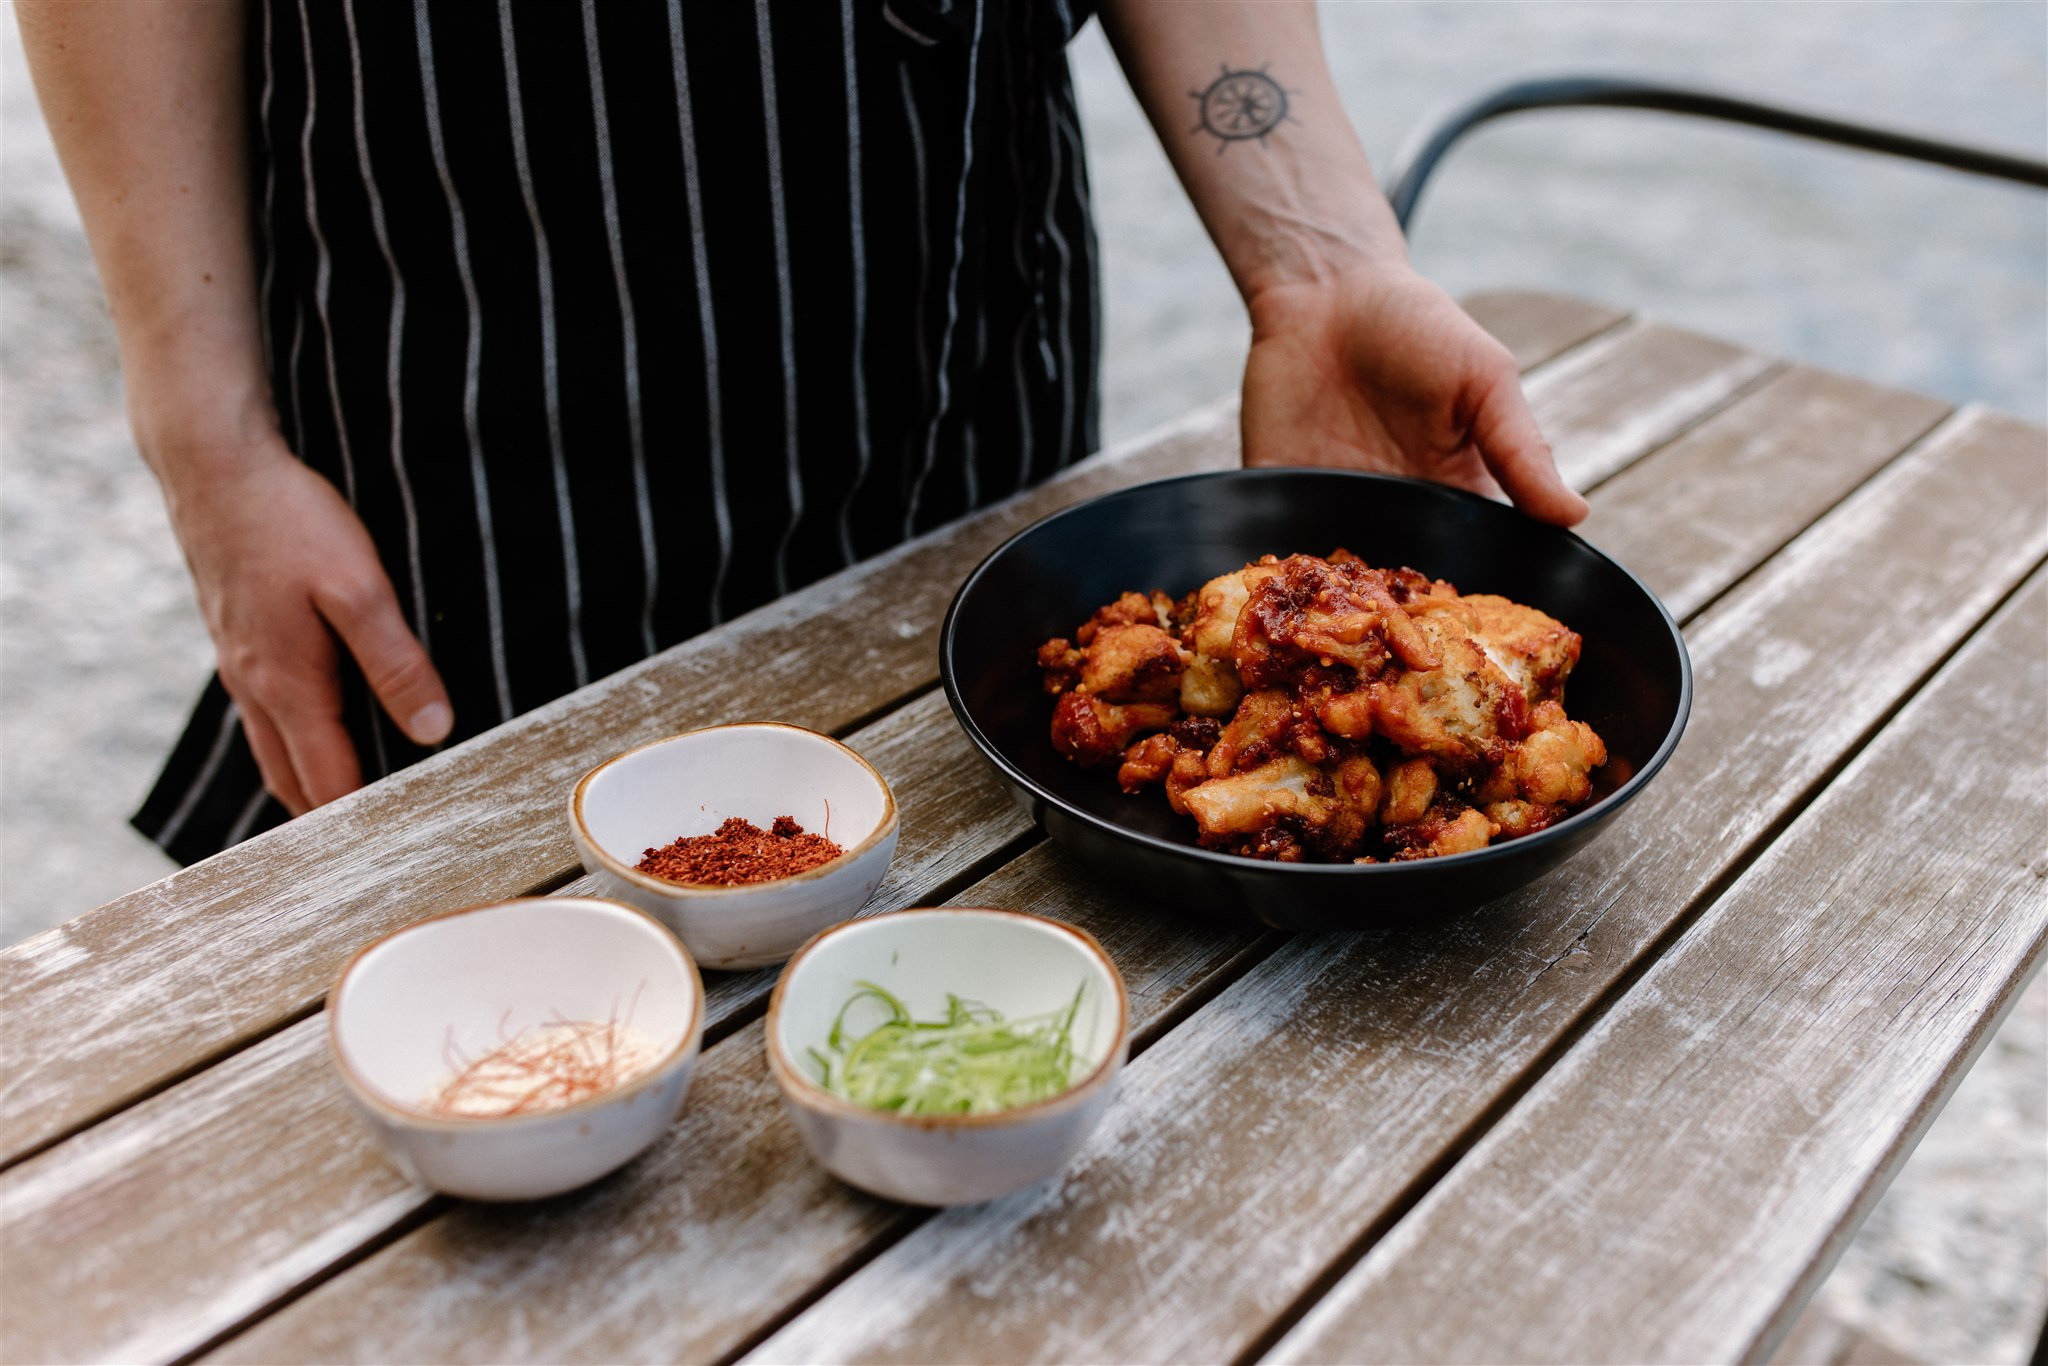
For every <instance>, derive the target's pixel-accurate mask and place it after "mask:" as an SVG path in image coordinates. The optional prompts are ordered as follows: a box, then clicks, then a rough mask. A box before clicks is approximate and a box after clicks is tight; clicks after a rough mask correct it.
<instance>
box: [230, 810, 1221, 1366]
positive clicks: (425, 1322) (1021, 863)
mask: <svg viewBox="0 0 2048 1366" xmlns="http://www.w3.org/2000/svg"><path fill="white" fill-rule="evenodd" d="M958 900H959V902H960V903H961V904H996V905H1002V906H1008V907H1013V908H1019V909H1026V910H1035V911H1038V912H1039V913H1041V914H1045V915H1051V916H1054V917H1056V918H1059V919H1062V920H1066V921H1068V922H1069V923H1072V924H1077V925H1082V926H1084V927H1086V928H1087V929H1088V930H1090V931H1091V932H1092V933H1094V934H1095V935H1096V937H1097V938H1099V939H1101V940H1102V942H1103V945H1104V947H1105V948H1107V949H1108V950H1109V952H1110V954H1111V955H1112V956H1113V957H1114V958H1115V960H1116V962H1117V964H1118V966H1119V968H1120V970H1121V971H1122V972H1123V974H1124V981H1125V985H1126V987H1127V989H1128V990H1129V992H1130V997H1131V1009H1132V1021H1133V1027H1134V1029H1135V1030H1144V1029H1147V1028H1149V1027H1150V1026H1151V1025H1152V1024H1153V1023H1154V1022H1156V1021H1158V1020H1159V1019H1160V1018H1161V1017H1162V1015H1163V1014H1165V1013H1167V1012H1170V1011H1171V1010H1172V1008H1173V1007H1174V1006H1175V1005H1176V1004H1177V1003H1178V1002H1179V1001H1180V999H1181V998H1182V997H1183V996H1185V995H1186V994H1187V993H1188V992H1190V991H1192V990H1196V989H1198V988H1199V986H1200V984H1201V983H1202V982H1204V981H1205V980H1206V979H1207V978H1208V977H1210V976H1212V975H1214V974H1217V973H1219V972H1227V971H1228V970H1230V969H1231V968H1232V966H1233V964H1234V963H1235V962H1236V960H1237V958H1238V956H1239V955H1240V954H1242V953H1243V952H1244V951H1245V950H1246V949H1247V948H1248V947H1250V946H1252V945H1253V944H1254V943H1257V942H1260V941H1259V936H1257V935H1256V934H1255V933H1254V932H1252V931H1251V930H1248V929H1240V928H1235V927H1223V926H1209V925H1189V924H1183V923H1175V922H1173V921H1171V920H1169V919H1167V918H1164V917H1162V916H1161V915H1159V914H1158V913H1157V912H1156V911H1154V910H1152V909H1151V908H1145V907H1138V906H1134V905H1132V904H1131V903H1130V902H1129V901H1128V900H1126V899H1125V898H1123V897H1121V896H1119V895H1117V894H1116V893H1113V892H1111V891H1110V890H1109V889H1107V888H1105V887H1102V886H1100V885H1099V884H1096V883H1094V882H1093V881H1092V880H1091V879H1090V877H1089V876H1088V875H1087V874H1086V873H1085V871H1083V870H1082V869H1080V868H1078V867H1076V866H1074V865H1073V864H1072V863H1071V862H1070V861H1069V860H1068V859H1067V857H1066V856H1065V855H1064V854H1063V853H1061V852H1060V851H1059V850H1058V849H1057V848H1056V847H1055V846H1052V845H1039V846H1038V847H1037V848H1035V849H1033V850H1032V851H1031V852H1030V853H1028V854H1027V855H1025V856H1024V857H1023V858H1021V859H1019V860H1017V861H1016V862H1015V863H1013V864H1011V865H1009V866H1008V867H1006V868H1005V869H1003V870H1002V871H1001V872H1000V873H998V874H996V875H995V876H993V877H991V878H989V879H988V880H986V881H985V882H982V883H980V884H977V885H976V886H974V887H971V888H969V889H967V890H966V891H964V892H963V893H962V894H961V896H960V897H959V898H958ZM919 1217H921V1215H919V1214H918V1213H917V1212H915V1211H911V1210H908V1209H906V1208H904V1207H902V1206H898V1205H893V1204H890V1203H888V1202H885V1201H880V1200H875V1199H872V1198H870V1197H868V1196H865V1195H862V1194H860V1193H859V1192H857V1191H855V1190H853V1189H852V1188H850V1187H847V1186H843V1185H840V1184H839V1183H838V1182H836V1181H834V1180H833V1179H832V1178H831V1177H830V1176H828V1175H827V1174H826V1173H825V1171H824V1169H823V1168H821V1167H819V1166H818V1165H817V1164H816V1163H815V1162H813V1161H812V1160H811V1159H810V1157H809V1155H808V1154H807V1153H806V1152H805V1151H804V1148H803V1145H802V1142H801V1140H799V1139H798V1138H797V1136H796V1131H795V1130H794V1129H793V1128H792V1127H791V1126H790V1125H789V1124H788V1122H787V1121H786V1120H785V1119H784V1118H783V1115H782V1111H781V1108H780V1099H779V1096H778V1093H777V1091H776V1089H775V1085H774V1083H773V1081H772V1080H771V1079H770V1078H769V1076H768V1071H767V1064H766V1059H765V1057H764V1055H763V1051H762V1038H761V1025H760V1023H759V1022H756V1023H753V1024H750V1025H748V1026H747V1027H746V1028H745V1029H743V1030H741V1031H740V1032H739V1033H738V1034H736V1035H734V1036H733V1037H732V1038H730V1039H728V1040H726V1041H725V1042H724V1043H722V1044H720V1045H719V1046H717V1047H716V1048H713V1049H711V1050H710V1051H709V1052H708V1053H707V1054H706V1055H705V1058H704V1061H703V1063H702V1064H701V1065H700V1072H699V1076H698V1079H697V1080H696V1081H695V1082H694V1083H693V1085H692V1090H691V1095H690V1100H689V1103H688V1105H687V1106H686V1108H685V1110H684V1113H683V1117H682V1119H681V1120H680V1121H678V1123H677V1125H676V1126H675V1128H673V1129H672V1130H671V1131H670V1132H669V1133H668V1134H667V1135H666V1136H664V1138H663V1139H662V1140H661V1142H660V1143H658V1144H657V1145H656V1146H655V1148H654V1149H653V1150H652V1151H650V1152H649V1153H648V1154H647V1155H645V1156H643V1157H642V1158H640V1159H639V1160H637V1161H636V1162H634V1163H633V1164H632V1165H631V1166H629V1167H628V1168H626V1169H625V1170H624V1171H622V1172H620V1173H619V1174H618V1175H616V1176H614V1177H612V1178H609V1179H607V1180H605V1181H603V1182H600V1183H598V1184H597V1185H595V1186H592V1187H590V1188H588V1189H587V1190H585V1191H582V1192H579V1193H577V1194H574V1195H569V1196H564V1197H562V1198H561V1199H559V1200H553V1201H547V1202H544V1203H541V1204H538V1205H532V1206H527V1207H522V1208H492V1207H487V1206H479V1205H465V1206H461V1207H458V1208H457V1209H456V1210H455V1211H454V1212H452V1213H451V1214H449V1215H448V1216H446V1217H444V1218H441V1219H438V1220H436V1221H434V1222H433V1223H432V1224H430V1225H428V1226H427V1227H425V1228H422V1229H419V1230H417V1231H415V1232H413V1233H410V1234H408V1235H406V1236H405V1237H403V1238H401V1239H399V1240H398V1241H397V1242H396V1243H394V1244H392V1245H391V1246H390V1247H388V1248H386V1249H384V1250H383V1251H381V1252H379V1253H377V1254H376V1255H374V1256H372V1257H371V1258H370V1259H369V1260H367V1261H366V1262H364V1263H363V1264H362V1265H361V1266H359V1267H357V1268H355V1269H353V1270H351V1271H349V1272H348V1273H346V1274H345V1275H343V1276H341V1277H339V1278H338V1279H336V1280H334V1281H331V1282H329V1283H328V1284H326V1285H324V1286H322V1287H320V1288H319V1289H317V1290H315V1291H314V1292H313V1293H311V1294H310V1295H308V1296H306V1298H304V1299H302V1300H300V1301H298V1302H296V1303H294V1304H291V1305H289V1306H287V1307H286V1308H285V1309H283V1310H282V1311H280V1312H278V1313H277V1314H274V1315H272V1316H271V1317H270V1318H268V1319H266V1320H264V1321H263V1322H262V1323H260V1324H258V1325H257V1326H256V1327H255V1328H254V1329H253V1330H252V1331H250V1332H249V1333H246V1334H244V1335H243V1336H241V1337H239V1338H236V1339H235V1340H234V1341H233V1342H231V1343H229V1344H228V1345H227V1346H226V1347H225V1348H224V1349H223V1350H222V1351H221V1352H220V1353H219V1354H218V1356H217V1359H220V1360H226V1361H262V1362H281V1361H302V1360H322V1359H334V1358H339V1357H346V1358H350V1359H354V1360H373V1361H411V1360H448V1361H514V1360H558V1361H646V1360H683V1361H698V1360H707V1359H710V1358H713V1357H716V1356H718V1355H720V1354H722V1353H725V1352H729V1351H731V1350H733V1349H735V1348H736V1347H738V1346H740V1345H742V1343H743V1341H744V1337H745V1335H746V1334H747V1333H748V1332H750V1331H751V1330H752V1329H753V1328H754V1327H755V1326H757V1325H760V1324H763V1323H767V1322H772V1320H773V1319H774V1317H775V1316H776V1314H777V1313H778V1312H779V1311H780V1309H781V1308H782V1307H783V1306H784V1305H786V1304H787V1303H789V1301H790V1300H791V1299H793V1298H794V1297H796V1296H798V1295H800V1294H802V1293H804V1292H806V1291H807V1290H809V1289H810V1288H811V1287H812V1286H813V1285H814V1284H815V1283H816V1281H817V1279H818V1278H819V1277H820V1276H821V1275H822V1274H825V1273H826V1272H829V1271H830V1269H831V1268H833V1267H835V1266H837V1265H838V1264H839V1263H840V1262H842V1261H844V1260H845V1259H846V1258H848V1257H850V1256H853V1255H856V1254H857V1253H858V1252H859V1250H860V1249H861V1248H862V1247H864V1246H866V1245H867V1244H868V1243H869V1242H871V1241H872V1240H873V1239H875V1238H877V1237H879V1236H882V1235H884V1234H887V1233H889V1232H891V1231H894V1230H896V1229H898V1228H900V1227H902V1226H904V1225H906V1224H909V1223H914V1222H915V1221H916V1220H917V1219H918V1218H919Z"/></svg>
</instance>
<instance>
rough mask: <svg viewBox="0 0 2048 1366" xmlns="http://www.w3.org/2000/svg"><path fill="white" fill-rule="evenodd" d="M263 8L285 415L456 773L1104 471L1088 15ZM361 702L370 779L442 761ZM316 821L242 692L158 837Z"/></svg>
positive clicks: (648, 2)
mask: <svg viewBox="0 0 2048 1366" xmlns="http://www.w3.org/2000/svg"><path fill="white" fill-rule="evenodd" d="M251 9H252V12H251V16H250V35H249V44H248V46H249V97H250V104H251V109H250V114H251V138H252V143H251V147H252V169H251V177H252V197H253V199H254V202H255V211H256V217H257V222H256V224H255V236H256V238H257V243H258V249H259V253H260V267H261V291H262V307H263V311H264V322H265V325H266V338H267V345H268V355H269V363H270V371H271V381H272V388H273V391H274V395H275V399H276V404H277V410H278V414H279V418H280V421H281V423H282V426H283V432H284V435H285V437H286V439H287V440H288V441H289V442H291V444H292V445H293V447H294V448H295V449H296V450H297V451H298V453H299V455H300V456H301V458H303V459H304V460H305V461H306V462H307V463H308V464H309V465H311V466H312V467H313V468H314V469H316V470H318V471H320V472H321V473H322V474H323V475H325V476H326V477H327V478H328V479H330V480H331V481H332V482H333V483H334V485H335V487H336V488H338V489H339V490H341V492H342V493H343V495H344V496H346V497H347V499H348V500H349V502H350V503H351V504H352V505H353V506H354V508H355V509H356V511H357V513H358V514H359V515H360V516H361V517H362V519H363V521H364V523H365V525H366V526H367V527H368V528H369V531H370V534H371V536H372V538H373V539H374V541H375V543H376V545H377V548H378V552H379V554H380V556H381V557H382V560H383V563H384V566H385V568H386V570H387V571H388V572H389V574H390V576H391V580H392V583H393V586H394V587H395V589H396V590H397V594H398V599H399V602H400V604H401V606H402V608H403V610H404V612H405V615H406V617H407V619H408V620H409V622H410V623H411V625H412V628H413V630H414V631H415V632H416V633H417V634H418V636H419V638H420V639H421V640H422V641H423V642H425V643H426V646H427V649H428V651H429V653H430V654H431V655H432V656H433V659H434V663H435V665H436V667H437V668H438V669H439V670H440V672H441V675H442V678H443V679H444V680H445V681H446V683H447V685H448V689H449V692H450V694H451V695H452V699H453V702H454V709H455V725H456V729H455V733H454V734H453V736H452V737H451V738H450V743H453V742H455V741H459V740H462V739H464V738H467V737H468V736H471V735H475V734H477V733H478V732H480V731H483V730H487V729H489V728H490V727H492V726H496V725H499V724H501V723H502V722H504V721H507V720H510V719H511V718H512V717H514V716H516V715H518V714H519V713H521V712H523V711H525V710H527V709H529V708H532V707H535V706H538V705H540V704H541V703H543V702H546V701H548V700H550V699H552V698H555V697H557V696H560V695H561V694H563V693H565V692H568V691H569V690H571V689H573V688H577V687H580V686H582V685H583V684H585V683H588V682H590V681H592V680H593V679H597V678H601V677H603V676H605V675H606V674H609V673H611V672H613V671H615V670H617V669H620V668H623V667H625V666H627V665H629V664H632V663H634V662H636V661H638V660H640V659H642V658H644V657H645V656H647V655H649V654H651V653H652V652H654V651H656V650H659V649H662V648H664V647H666V646H668V645H672V644H674V643H676V642H678V641H681V640H684V639H686V638H688V637H689V636H691V635H694V634H696V633H697V632H700V631H702V630H704V629H706V628H707V627H710V626H713V625H716V624H717V623H718V622H720V621H722V620H726V619H729V618H731V617H733V616H735V615H737V614H738V613H741V612H744V611H747V610H748V609H750V608H752V607H756V606H758V605H760V604H762V603H764V602H767V601H769V600H770V599H772V598H774V597H775V596H777V595H778V594H782V593H786V592H788V591H790V590H791V589H793V588H797V587H800V586H801V585H803V584H805V583H809V582H811V581H813V580H815V579H818V578H820V577H822V576H824V575H827V574H830V573H832V572H834V571H836V570H838V569H841V568H844V567H845V566H846V565H849V564H852V563H853V562H855V561H856V560H859V559H861V558H863V557H865V556H869V555H873V554H875V553H877V552H878V551H881V550H883V549H886V548H887V547H889V546H891V545H894V544H897V543H898V542H900V541H903V540H905V539H907V538H909V537H911V536H913V535H916V534H918V533H920V532H923V531H926V530H928V529H930V528H932V527H934V526H937V525H939V524H940V523H942V522H945V521H948V520H950V519H953V518H956V517H959V516H960V515H962V514H963V513H965V512H967V511H969V510H971V509H973V508H975V507H978V506H981V505H983V504H986V503H989V502H992V501H994V500H996V499H999V498H1003V497H1005V496H1007V495H1009V494H1011V493H1013V492H1015V491H1017V490H1018V489H1020V488H1023V487H1025V486H1027V485H1029V484H1032V483H1034V482H1036V481H1039V480H1042V479H1044V478H1046V477H1047V476H1048V475H1050V474H1052V473H1053V472H1054V471H1055V470H1058V469H1059V468H1061V467H1062V466H1064V465H1067V464H1069V463H1071V462H1072V461H1074V460H1076V459H1078V458H1079V457H1080V456H1082V455H1085V454H1086V453H1088V452H1089V451H1091V450H1093V449H1094V447H1095V444H1096V384H1095V366H1096V354H1097V349H1098V345H1099V339H1100V323H1099V316H1098V309H1099V304H1098V297H1099V296H1098V292H1097V285H1096V279H1095V244H1094V239H1093V232H1092V229H1091V226H1090V223H1089V216H1088V189H1087V177H1086V169H1085V166H1084V164H1083V159H1082V148H1081V134H1080V126H1079V120H1078V118H1077V116H1076V113H1075V108H1074V100H1073V91H1072V87H1071V84H1070V81H1069V77H1068V71H1067V64H1066V58H1065V54H1064V50H1063V49H1064V45H1065V43H1066V41H1067V40H1068V38H1070V37H1071V35H1072V32H1073V29H1074V26H1075V24H1076V22H1077V21H1078V19H1079V17H1080V15H1079V14H1078V13H1077V12H1076V11H1075V9H1074V7H1073V6H1071V5H1067V4H1063V3H1058V0H1051V2H1047V0H922V3H918V0H888V3H886V4H884V3H881V2H880V0H838V3H837V4H836V5H834V4H832V3H831V2H830V0H809V2H808V3H796V0H787V2H786V0H752V3H745V2H744V0H689V3H684V0H667V3H666V4H663V3H661V0H624V2H622V0H609V2H608V3H606V4H603V5H599V4H597V3H596V0H581V4H580V5H579V4H577V3H573V0H571V2H569V3H563V2H560V0H556V2H554V3H530V2H529V0H521V3H517V4H515V3H512V0H498V3H496V4H492V3H488V0H416V3H415V4H413V5H411V6H405V5H400V4H394V3H390V0H375V3H372V0H255V2H254V3H253V4H252V7H251ZM343 689H344V712H345V721H346V724H347V726H348V729H349V731H350V734H351V735H352V737H353V738H354V740H355V743H356V748H357V752H358V754H359V755H360V756H361V758H362V763H363V771H364V776H365V779H366V780H367V779H370V778H375V777H378V776H381V775H383V774H385V773H389V772H391V771H392V770H393V769H396V768H399V767H402V766H404V765H406V764H408V763H411V762H413V761H415V760H417V759H419V758H421V757H423V755H424V754H425V751H423V750H420V749H418V748H415V747H414V746H413V745H411V744H410V743H409V742H408V741H407V740H406V739H405V737H404V736H403V735H402V734H401V733H400V732H399V731H398V729H397V727H396V726H394V725H392V724H391V722H390V720H389V718H387V717H384V716H382V715H381V713H380V712H379V710H378V709H377V707H376V706H375V704H374V702H373V700H372V698H371V697H370V695H369V692H368V689H367V687H366V686H365V685H364V683H363V681H362V678H361V676H360V675H359V674H357V673H355V672H354V670H353V668H352V666H351V667H350V668H349V670H348V672H347V675H346V676H345V678H344V680H343ZM284 818H285V812H284V810H283V808H282V807H281V806H279V805H278V803H277V802H276V801H275V800H273V799H271V798H269V797H268V796H266V795H265V793H264V791H263V788H262V783H261V779H260V778H259V776H258V773H257V769H256V763H255V760H254V757H253V756H252V755H251V753H250V751H249V748H248V745H247V743H246V741H245V740H244V739H243V737H242V733H241V727H240V724H239V720H238V717H237V715H236V711H235V707H234V704H233V702H232V701H231V700H230V699H229V698H228V696H227V694H226V692H225V691H224V690H223V689H222V687H221V685H220V681H219V679H218V678H215V679H214V680H213V681H212V682H211V683H210V684H209V685H208V686H207V688H206V689H205V691H204V693H203V695H202V696H201V698H200V700H199V702H198V705H197V708H196V710H195V711H194V714H193V716H192V719H191V721H190V723H189V725H188V726H187V728H186V730H185V732H184V735H183V737H182V738H181V740H180V741H179V742H178V744H177V746H176V747H175V749H174V750H173V752H172V754H171V756H170V759H169V761H168V763H167V764H166V767H165V769H164V772H163V775H162V777H161V778H160V779H159V780H158V782H157V785H156V787H155V789H154V790H153V791H152V793H151V794H150V796H149V798H148V799H147V801H146V802H145V803H144V805H143V807H142V809H141V810H140V811H139V812H138V813H137V814H136V816H135V824H136V826H137V827H138V828H139V829H141V830H142V832H143V833H144V834H146V835H148V836H149V837H150V838H152V839H153V840H155V841H156V842H157V843H158V844H160V845H162V846H163V847H164V849H166V850H167V851H168V852H169V853H170V854H171V855H172V856H173V857H175V858H177V859H179V860H180V861H181V862H191V861H193V860H195V859H199V858H203V857H205V856H206V855H208V854H212V853H214V852H216V851H218V850H220V849H222V848H225V847H227V846H228V845H231V844H234V843H236V842H238V841H239V840H242V839H244V838H247V837H248V836H249V835H251V834H254V833H256V832H258V831H260V830H263V829H266V828H268V827H269V826H271V825H274V824H276V823H278V822H279V821H281V820H283V819H284Z"/></svg>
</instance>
